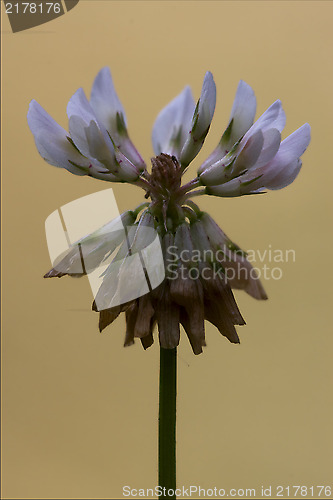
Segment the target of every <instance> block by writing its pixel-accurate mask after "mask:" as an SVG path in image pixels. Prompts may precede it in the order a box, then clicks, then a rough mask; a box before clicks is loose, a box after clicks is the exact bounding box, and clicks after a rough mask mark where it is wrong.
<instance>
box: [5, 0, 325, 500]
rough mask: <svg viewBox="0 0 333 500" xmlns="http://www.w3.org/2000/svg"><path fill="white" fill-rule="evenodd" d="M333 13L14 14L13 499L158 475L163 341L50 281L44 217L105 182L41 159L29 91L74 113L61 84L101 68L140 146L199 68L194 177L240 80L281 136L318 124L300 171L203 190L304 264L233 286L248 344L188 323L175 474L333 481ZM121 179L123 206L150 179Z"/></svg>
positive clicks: (9, 97) (217, 211) (200, 5)
mask: <svg viewBox="0 0 333 500" xmlns="http://www.w3.org/2000/svg"><path fill="white" fill-rule="evenodd" d="M2 8H3V5H2ZM332 16H333V3H332V2H321V1H314V2H311V1H304V2H302V1H297V2H285V1H280V2H264V1H259V2H252V1H244V2H242V1H236V2H223V1H221V2H220V1H212V2H211V1H194V2H192V1H183V2H181V1H180V2H176V1H160V2H158V1H156V2H155V1H147V2H144V1H132V2H129V1H95V0H94V1H89V0H81V1H80V3H79V5H78V6H77V7H75V8H74V9H73V10H72V11H71V12H69V13H68V14H66V15H64V16H62V17H60V18H59V19H57V20H55V21H52V22H50V23H49V24H45V25H43V26H40V27H39V28H36V29H32V30H29V31H27V32H22V33H17V34H12V33H11V32H10V26H9V23H8V20H7V19H6V18H4V20H3V43H4V47H3V97H4V98H3V296H4V300H3V341H2V342H3V358H2V361H3V382H2V388H3V399H2V405H3V406H2V408H3V410H2V411H3V427H2V437H3V445H2V451H3V470H2V475H3V491H2V498H22V499H25V498H46V499H51V498H59V499H62V498H69V499H72V498H101V499H106V498H117V497H121V496H122V487H123V486H124V485H130V486H131V487H133V488H139V487H140V488H147V487H154V486H155V485H156V478H157V445H156V435H157V434H156V433H157V398H158V354H159V353H158V345H157V343H155V344H154V346H153V347H152V348H151V349H149V350H148V351H147V352H144V351H143V350H142V348H141V345H139V343H138V342H137V343H136V345H135V346H133V347H131V348H127V349H124V348H123V346H122V344H123V340H124V318H119V319H118V320H117V321H116V322H115V323H114V324H113V325H112V326H110V327H109V328H108V329H107V330H106V332H105V334H102V335H100V334H98V330H97V322H98V317H97V314H96V313H94V312H92V311H91V310H90V305H91V291H90V288H89V286H88V282H87V281H83V280H82V281H77V280H71V279H69V278H67V279H66V278H63V279H61V280H43V278H42V276H43V274H44V273H45V272H46V271H47V270H48V269H49V266H50V262H49V257H48V252H47V247H46V241H45V234H44V221H45V219H46V217H47V216H48V215H49V214H50V213H51V212H52V211H54V210H56V209H57V208H58V207H60V206H61V205H63V204H65V203H67V202H70V201H72V200H74V199H76V198H79V197H81V196H84V195H87V194H89V193H94V192H96V191H98V190H100V189H104V188H108V187H110V184H104V183H102V182H101V181H96V180H93V179H89V178H85V177H77V176H73V175H71V174H69V173H68V172H66V171H63V170H61V169H57V168H55V167H52V166H50V165H48V164H46V163H45V162H43V160H42V159H41V158H40V156H39V155H38V153H37V151H36V149H35V146H34V142H33V138H32V135H31V133H30V131H29V129H28V127H27V123H26V113H27V109H28V104H29V101H30V100H31V99H32V98H35V99H36V100H37V101H38V102H39V103H40V104H41V105H42V106H43V107H45V108H46V109H47V111H48V112H49V113H50V114H51V115H52V116H53V117H54V118H55V119H56V120H57V121H58V122H59V123H61V124H62V125H63V126H65V127H66V125H67V121H66V104H67V102H68V100H69V98H70V97H71V95H72V94H73V93H74V92H75V90H76V89H77V88H78V87H80V86H83V87H84V89H85V90H86V91H87V92H90V88H91V84H92V82H93V79H94V77H95V75H96V73H97V72H98V70H99V69H100V68H101V67H103V66H105V65H109V66H110V68H111V70H112V74H113V77H114V81H115V85H116V88H117V90H118V93H119V95H120V98H121V100H122V102H123V104H124V106H125V109H126V112H127V117H128V121H129V128H130V132H131V136H132V138H133V140H134V142H135V144H136V145H137V147H138V148H139V150H140V152H141V154H142V155H143V156H144V157H145V158H146V159H147V160H149V158H150V156H151V155H152V147H151V142H150V134H151V128H152V124H153V121H154V119H155V116H156V115H157V112H158V111H159V110H160V109H161V107H162V106H164V105H165V104H166V103H167V102H168V101H169V100H170V99H171V98H173V97H174V96H175V95H176V94H177V93H178V92H180V90H181V89H182V88H183V87H184V85H185V84H191V85H192V88H193V91H194V94H195V97H196V98H197V97H198V96H199V93H200V88H201V83H202V79H203V76H204V73H205V71H206V70H211V71H212V72H213V74H214V77H215V81H216V84H217V92H218V101H217V109H216V114H215V117H214V121H213V125H212V129H211V133H210V134H209V138H208V139H207V142H206V147H205V148H204V152H202V153H201V154H200V156H199V158H198V160H197V161H196V163H195V164H193V166H192V172H193V173H194V172H195V168H196V166H198V165H199V161H200V159H204V156H205V155H207V154H208V153H209V152H210V151H211V150H212V148H213V147H214V146H215V144H216V142H217V141H218V139H219V137H220V134H221V132H222V131H223V130H224V127H225V126H226V124H227V119H228V116H229V113H230V109H231V105H232V101H233V98H234V93H235V89H236V86H237V83H238V81H239V80H240V79H241V78H242V79H244V80H245V81H246V82H248V83H249V84H250V85H251V86H252V87H253V88H254V90H255V93H256V96H257V100H258V115H257V116H259V114H261V113H262V112H263V111H264V110H265V109H266V108H267V107H268V106H269V105H270V104H271V103H272V102H273V101H274V100H276V99H277V98H280V99H281V100H282V102H283V105H284V109H285V111H286V114H287V126H286V129H285V131H284V137H285V136H286V135H288V134H289V133H291V132H292V131H293V130H295V129H296V128H298V127H299V126H301V125H302V124H303V123H304V122H306V121H308V122H309V123H310V124H311V127H312V142H311V145H310V148H309V150H308V152H306V154H305V155H304V157H303V160H304V161H303V169H302V172H301V174H300V176H299V177H298V179H297V180H296V182H295V183H294V184H293V185H292V186H290V187H288V188H287V189H285V190H283V191H277V192H269V193H268V194H266V195H264V196H258V197H244V198H238V199H218V198H215V199H212V198H205V199H200V203H201V206H202V207H204V208H205V209H206V210H207V211H209V212H210V213H211V214H212V215H214V217H215V218H216V220H217V221H218V222H219V224H220V225H221V226H222V227H223V229H224V230H225V231H226V232H227V234H228V235H229V236H230V237H231V238H232V239H233V240H234V241H235V242H237V243H238V244H239V245H241V246H242V247H243V248H247V249H248V248H253V249H259V250H261V251H263V250H264V249H265V248H268V247H269V245H271V246H272V248H273V249H276V248H278V249H282V250H285V249H290V248H293V249H295V251H296V262H295V263H285V264H283V265H282V269H283V273H284V274H283V279H281V280H279V281H277V280H275V281H274V280H272V279H271V280H269V281H266V282H265V287H266V289H267V292H268V295H269V301H267V302H256V301H255V300H254V299H252V298H251V297H248V296H246V295H245V294H244V293H242V292H237V293H236V297H237V301H238V303H239V306H240V309H241V311H242V313H243V315H244V317H245V319H246V321H247V326H244V327H241V328H239V333H240V337H241V345H240V346H235V345H232V344H229V343H228V341H227V340H225V339H224V338H223V337H221V336H220V334H219V333H218V332H217V330H215V328H213V327H211V326H210V325H207V348H206V349H205V351H204V353H203V354H202V355H200V356H198V357H195V356H194V355H193V354H192V352H191V350H190V347H189V344H188V341H187V339H186V338H185V335H184V334H183V335H182V338H181V344H180V348H179V383H178V393H179V399H178V466H177V467H178V485H179V486H182V485H185V486H189V485H200V486H201V487H203V488H209V487H215V486H216V487H218V488H225V489H226V490H227V489H229V488H236V489H237V488H256V490H257V495H256V498H261V494H260V490H261V486H262V485H264V486H265V487H268V486H269V485H272V486H273V487H276V486H277V485H283V486H292V485H307V486H308V487H310V486H311V485H314V486H316V485H327V484H331V485H332V464H333V460H332V450H333V447H332V416H333V401H332V348H333V337H332V322H331V310H332V305H331V303H332V302H331V299H332V286H331V277H332V272H331V265H330V263H331V251H332V250H331V245H332V218H331V213H332V201H331V200H332V181H333V179H332V165H331V162H332V154H331V148H332V130H331V127H332V112H333V110H332V89H333V70H332V48H333V47H332V40H333V37H332V31H331V28H332ZM112 187H114V193H115V196H116V199H117V200H118V204H119V209H120V210H121V211H123V210H125V209H126V208H130V207H134V206H136V205H137V204H138V203H140V202H141V200H142V192H141V190H139V189H135V188H134V187H130V186H126V185H113V186H112ZM259 264H260V263H259ZM266 264H267V265H270V266H273V267H274V266H275V264H274V263H273V264H270V263H269V262H266ZM273 491H274V489H273ZM315 491H316V490H315ZM273 496H274V495H273ZM236 498H238V497H236Z"/></svg>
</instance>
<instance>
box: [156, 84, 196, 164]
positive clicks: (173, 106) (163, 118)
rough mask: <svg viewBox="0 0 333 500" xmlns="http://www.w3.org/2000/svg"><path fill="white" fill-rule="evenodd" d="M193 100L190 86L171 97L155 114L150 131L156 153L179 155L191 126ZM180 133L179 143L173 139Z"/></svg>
mask: <svg viewBox="0 0 333 500" xmlns="http://www.w3.org/2000/svg"><path fill="white" fill-rule="evenodd" d="M194 108H195V102H194V99H193V97H192V92H191V89H190V87H185V89H184V90H183V91H182V92H181V93H180V94H179V95H178V96H177V97H175V99H173V100H172V101H171V102H170V103H169V104H168V105H167V106H166V107H165V108H164V109H162V111H161V112H160V113H159V115H158V116H157V118H156V120H155V123H154V126H153V132H152V142H153V148H154V152H155V154H156V155H159V154H160V153H167V154H176V156H178V155H179V153H180V151H181V150H182V148H183V146H184V143H185V141H186V138H187V134H188V132H189V130H190V128H191V122H192V116H193V112H194ZM178 133H180V136H179V143H178V144H176V145H175V144H173V142H174V141H173V139H174V138H175V137H176V136H177V134H178Z"/></svg>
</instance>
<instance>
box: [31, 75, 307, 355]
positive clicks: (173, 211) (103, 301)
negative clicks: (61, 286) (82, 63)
mask: <svg viewBox="0 0 333 500" xmlns="http://www.w3.org/2000/svg"><path fill="white" fill-rule="evenodd" d="M215 102H216V88H215V83H214V80H213V76H212V74H211V73H210V72H208V73H206V75H205V77H204V82H203V87H202V91H201V95H200V98H199V100H198V102H197V104H195V102H194V100H193V97H192V93H191V90H190V88H189V87H185V89H184V90H183V91H182V92H181V93H180V94H179V95H178V96H177V97H176V98H175V99H174V100H173V101H171V102H170V103H169V104H168V105H167V106H166V107H165V108H164V109H163V110H162V111H161V112H160V113H159V115H158V117H157V119H156V121H155V124H154V126H153V133H152V142H153V148H154V152H155V155H156V156H155V157H154V158H152V159H151V163H152V168H151V170H150V171H148V170H147V168H146V165H145V163H144V161H143V159H142V158H141V156H140V154H139V153H138V151H137V150H136V148H135V147H134V145H133V143H132V142H131V140H130V138H129V135H128V131H127V125H126V118H125V112H124V109H123V107H122V105H121V103H120V101H119V98H118V96H117V94H116V92H115V89H114V86H113V82H112V78H111V74H110V71H109V69H108V68H103V69H102V70H101V71H100V72H99V73H98V75H97V77H96V79H95V82H94V84H93V88H92V92H91V99H90V101H88V99H87V98H86V96H85V94H84V91H83V90H82V89H79V90H78V91H77V92H76V93H75V94H74V95H73V97H72V98H71V99H70V101H69V103H68V107H67V114H68V118H69V132H68V133H67V132H66V131H65V130H64V129H63V128H62V127H60V126H59V125H58V124H57V123H56V122H55V121H54V120H53V119H52V118H51V117H50V116H49V115H48V114H47V113H46V111H45V110H44V109H43V108H42V107H41V106H40V105H39V104H38V103H37V102H36V101H32V103H31V104H30V108H29V112H28V123H29V126H30V129H31V131H32V133H33V135H34V138H35V142H36V146H37V149H38V151H39V153H40V155H41V156H42V157H43V158H44V159H45V160H46V161H47V162H48V163H50V164H51V165H55V166H58V167H61V168H65V169H66V170H68V171H69V172H71V173H74V174H76V175H88V176H90V177H95V178H98V179H101V180H105V181H110V182H129V183H131V184H134V185H137V186H138V187H140V188H142V189H144V190H145V198H146V199H149V200H148V201H147V202H146V203H144V204H143V205H141V206H139V207H138V208H137V209H135V210H134V211H128V212H125V213H124V214H122V216H121V217H120V219H118V220H115V221H111V222H110V223H108V224H106V225H105V226H103V228H101V229H99V230H97V231H95V232H94V233H92V234H91V235H87V236H86V237H84V238H82V239H81V240H79V241H77V242H76V243H75V244H73V245H72V247H71V248H70V249H69V250H68V251H66V252H65V253H64V254H63V255H61V256H60V257H59V259H58V260H57V262H56V263H55V265H54V267H53V268H52V269H51V270H50V271H49V272H48V273H47V274H46V275H45V277H61V276H64V275H69V276H74V277H78V276H83V275H85V274H87V273H89V272H90V271H93V270H95V269H96V268H98V266H99V265H100V264H101V263H103V262H104V261H105V260H106V258H107V257H108V256H110V255H111V254H112V252H114V251H115V252H116V256H115V257H114V259H113V260H112V262H111V264H110V265H109V266H108V267H107V268H106V270H105V272H104V273H103V282H102V285H101V287H100V289H99V290H98V293H97V295H96V297H95V301H94V303H93V309H94V310H96V311H98V312H99V313H100V320H99V327H100V330H101V331H102V330H103V329H104V328H105V327H106V326H108V325H109V324H110V323H112V322H113V321H114V320H115V318H116V317H117V316H118V315H119V314H120V313H121V312H125V314H126V335H125V345H130V344H132V343H133V342H134V338H136V337H137V338H140V339H141V342H142V345H143V347H144V348H145V349H146V348H147V347H149V346H151V345H152V343H153V341H154V337H153V332H154V327H155V325H156V324H157V326H158V331H159V341H160V345H161V347H163V348H165V349H173V348H175V347H176V346H177V345H178V343H179V339H180V325H182V326H183V327H184V329H185V331H186V333H187V336H188V338H189V341H190V343H191V346H192V348H193V351H194V353H195V354H199V353H200V352H202V346H204V345H205V326H204V321H205V320H207V321H209V322H211V323H212V324H214V325H215V326H216V327H217V328H218V329H219V331H220V332H221V333H222V334H223V335H224V336H225V337H227V338H228V339H229V340H230V342H233V343H238V342H239V338H238V335H237V332H236V329H235V325H244V324H245V321H244V319H243V317H242V315H241V314H240V312H239V309H238V307H237V304H236V302H235V299H234V296H233V294H232V291H231V288H235V289H242V290H245V291H246V292H247V293H248V294H250V295H251V296H252V297H254V298H256V299H259V300H263V299H266V298H267V295H266V293H265V291H264V288H263V286H262V284H261V283H260V281H259V279H258V277H257V275H256V273H255V272H254V269H253V268H252V266H251V264H250V262H249V261H248V260H247V259H246V253H245V252H244V251H242V250H241V249H240V248H239V247H238V246H237V245H236V244H234V243H233V242H232V241H231V240H230V239H229V238H228V237H227V236H226V235H225V233H224V232H223V231H222V230H221V229H220V228H219V227H218V225H217V224H216V223H215V222H214V220H213V219H212V218H211V217H210V216H209V215H208V214H206V213H204V212H202V211H201V210H200V209H199V207H198V206H197V205H196V204H195V203H194V202H193V201H192V199H191V198H193V197H197V196H199V195H203V194H210V195H216V196H226V197H229V196H242V195H245V194H256V193H260V192H262V190H263V189H272V190H273V189H281V188H283V187H285V186H287V185H288V184H290V183H291V182H293V180H294V179H295V178H296V176H297V174H298V173H299V170H300V168H301V160H300V156H301V155H302V154H303V153H304V151H305V149H306V148H307V146H308V144H309V142H310V126H309V125H308V124H305V125H303V126H302V127H300V128H299V129H298V130H296V131H295V132H294V133H293V134H291V135H290V136H289V137H287V138H286V139H284V140H283V141H282V142H281V132H282V130H283V128H284V125H285V114H284V111H283V109H282V105H281V102H280V101H276V102H274V103H273V104H272V105H271V106H270V107H269V108H268V109H267V111H265V113H264V114H263V115H262V116H261V117H260V118H259V119H258V120H257V121H256V122H255V123H253V121H254V117H255V112H256V98H255V95H254V92H253V90H252V89H251V87H250V86H249V85H247V84H246V83H245V82H243V81H241V82H240V83H239V85H238V89H237V93H236V97H235V101H234V104H233V107H232V111H231V116H230V120H229V124H228V126H227V128H226V130H225V132H224V133H223V135H222V137H221V140H220V142H219V144H218V146H217V147H216V148H215V150H214V151H213V152H212V153H211V154H210V155H209V156H208V158H207V160H206V161H204V162H203V164H202V165H201V166H200V167H199V169H198V175H197V177H195V178H194V179H192V180H191V181H190V182H188V183H187V184H185V185H182V176H183V174H184V172H185V170H186V169H187V168H188V166H189V164H190V163H191V161H192V160H193V159H194V158H195V157H196V155H197V154H198V152H199V151H200V150H201V148H202V146H203V143H204V140H205V138H206V135H207V133H208V131H209V128H210V125H211V121H212V118H213V114H214V110H215ZM202 186H204V188H203V189H202ZM198 188H199V189H198ZM120 222H121V227H125V229H126V228H127V230H126V231H127V232H126V238H125V236H124V231H122V230H119V223H120ZM147 229H149V230H151V231H152V233H150V234H153V235H154V234H158V237H159V239H160V242H161V246H162V249H163V259H164V267H165V279H164V281H163V283H161V284H160V285H159V286H157V287H156V288H155V289H152V288H150V289H149V292H148V291H147V290H146V291H145V289H144V288H143V289H142V290H141V291H140V293H138V294H137V295H136V296H135V297H133V296H132V295H131V294H130V293H129V290H128V283H130V284H131V283H133V284H134V283H136V282H138V281H139V278H138V276H139V273H138V267H137V265H136V264H135V261H134V260H133V259H130V257H131V256H133V255H134V254H135V252H145V251H146V250H147V248H148V247H149V244H150V242H151V240H152V239H153V236H152V237H150V236H147V234H148V233H147V232H146V230H147ZM147 255H148V254H147ZM149 258H151V259H153V260H154V255H152V254H150V255H149ZM156 266H157V265H156ZM231 271H232V273H231ZM124 283H127V286H125V287H124ZM137 297H138V298H137Z"/></svg>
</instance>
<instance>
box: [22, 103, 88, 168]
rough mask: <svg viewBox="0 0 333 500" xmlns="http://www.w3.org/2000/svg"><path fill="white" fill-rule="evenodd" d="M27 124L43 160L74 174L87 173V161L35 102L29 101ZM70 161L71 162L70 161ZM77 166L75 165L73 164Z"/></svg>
mask: <svg viewBox="0 0 333 500" xmlns="http://www.w3.org/2000/svg"><path fill="white" fill-rule="evenodd" d="M28 125H29V127H30V130H31V132H32V133H33V135H34V139H35V143H36V147H37V149H38V152H39V154H40V155H41V156H42V157H43V158H44V160H45V161H47V162H48V163H50V164H51V165H54V166H56V167H62V168H65V169H66V170H68V171H69V172H71V173H73V174H76V175H87V173H88V170H89V161H88V160H87V158H84V157H83V156H82V155H81V154H80V153H79V152H78V151H77V150H76V148H75V147H74V146H73V145H72V144H71V143H70V141H69V140H68V139H67V137H68V133H67V132H66V130H64V129H63V128H62V127H61V126H60V125H58V123H57V122H56V121H55V120H54V119H53V118H51V116H50V115H49V114H48V113H47V112H46V111H45V110H44V109H43V108H42V107H41V106H40V105H39V104H38V103H37V102H36V101H31V103H30V106H29V111H28ZM71 162H72V163H71ZM74 164H75V165H77V166H75V165H74Z"/></svg>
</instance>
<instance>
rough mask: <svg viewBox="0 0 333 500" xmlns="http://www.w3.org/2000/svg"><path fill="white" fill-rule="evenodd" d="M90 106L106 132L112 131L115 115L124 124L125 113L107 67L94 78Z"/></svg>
mask: <svg viewBox="0 0 333 500" xmlns="http://www.w3.org/2000/svg"><path fill="white" fill-rule="evenodd" d="M90 104H91V106H92V108H93V110H94V112H95V113H96V116H97V118H98V120H99V121H100V122H101V123H103V125H104V127H105V128H106V129H107V130H112V129H113V127H114V125H115V119H116V115H117V113H119V114H120V115H122V116H123V119H124V122H125V124H126V117H125V111H124V108H123V106H122V104H121V102H120V100H119V98H118V96H117V93H116V91H115V88H114V85H113V81H112V76H111V73H110V70H109V68H108V67H105V68H102V69H101V71H100V72H99V73H98V75H97V76H96V78H95V81H94V83H93V87H92V90H91V97H90Z"/></svg>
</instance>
